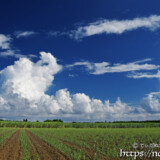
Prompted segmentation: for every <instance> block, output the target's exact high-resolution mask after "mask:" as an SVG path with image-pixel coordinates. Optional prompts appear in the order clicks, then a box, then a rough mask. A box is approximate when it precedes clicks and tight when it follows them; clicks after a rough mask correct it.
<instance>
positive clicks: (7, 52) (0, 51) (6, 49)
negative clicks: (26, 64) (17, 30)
mask: <svg viewBox="0 0 160 160" xmlns="http://www.w3.org/2000/svg"><path fill="white" fill-rule="evenodd" d="M11 40H12V38H11V37H10V36H8V35H4V34H0V57H14V58H22V57H28V58H33V57H36V56H35V55H33V54H27V55H24V54H21V53H20V50H18V49H13V48H12V47H11Z"/></svg>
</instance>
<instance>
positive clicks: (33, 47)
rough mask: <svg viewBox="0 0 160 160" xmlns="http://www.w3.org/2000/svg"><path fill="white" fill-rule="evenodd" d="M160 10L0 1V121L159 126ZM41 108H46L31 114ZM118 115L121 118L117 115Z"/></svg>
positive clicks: (136, 4)
mask: <svg viewBox="0 0 160 160" xmlns="http://www.w3.org/2000/svg"><path fill="white" fill-rule="evenodd" d="M159 5H160V2H159V1H158V0H154V1H151V0H148V1H145V0H141V1H138V0H135V1H128V0H122V1H118V0H101V1H98V0H97V1H91V0H87V1H86V0H84V1H82V0H77V1H73V0H70V1H65V0H54V1H53V0H47V1H42V0H35V1H31V0H28V1H25V0H24V1H20V0H15V1H7V0H6V1H1V2H0V15H1V25H0V83H1V84H0V86H1V87H0V106H1V107H0V109H1V113H2V114H1V115H0V117H1V118H8V119H16V118H17V119H20V118H21V117H28V118H30V119H33V120H34V118H33V117H34V116H35V115H36V118H37V119H45V118H48V117H49V118H50V117H51V118H52V117H56V118H57V117H58V118H62V119H66V120H68V121H70V120H77V121H78V120H81V121H84V120H91V121H92V120H93V121H94V120H115V119H116V120H122V119H123V120H131V119H135V120H137V119H143V120H145V119H154V118H155V119H158V117H159V113H160V102H159V97H160V93H159V90H160V82H159V78H160V72H158V71H159V68H160V66H159V65H160V63H159V62H160V56H159V52H160V38H159V37H160V10H159ZM40 52H44V54H41V56H40V54H39V53H40ZM49 53H51V55H52V56H53V57H51V56H50V54H49ZM24 59H26V61H24ZM54 59H56V62H55V61H54ZM24 63H25V64H26V68H25V67H24V66H25V65H24ZM51 63H53V64H54V65H52V64H51ZM16 64H17V65H16ZM21 65H22V66H21ZM29 65H31V66H29ZM7 66H10V67H9V68H8V67H7ZM45 66H46V67H45ZM18 67H19V68H18ZM29 67H33V68H32V69H33V71H34V72H33V73H31V72H32V70H29ZM37 67H39V68H37ZM47 67H48V68H47ZM52 67H53V68H52ZM42 68H43V69H44V71H47V72H48V73H50V75H46V74H45V72H44V71H42V73H41V72H40V71H39V70H41V69H42ZM46 68H47V70H45V69H46ZM23 69H24V70H23ZM43 69H42V70H43ZM21 72H22V73H24V75H23V74H19V73H21ZM43 72H44V73H43ZM42 74H43V76H42ZM25 75H28V76H27V78H26V79H25V78H24V79H23V78H19V77H20V76H22V77H25ZM29 76H30V77H29ZM33 77H35V79H36V80H35V79H31V78H33ZM27 82H32V83H27ZM44 82H45V83H44ZM36 83H37V84H38V83H39V85H37V84H36ZM22 84H25V85H22ZM43 85H44V86H43ZM18 86H19V87H18ZM35 86H36V87H35ZM41 86H43V87H44V88H43V87H42V88H43V89H42V90H41V89H40V88H41ZM8 88H12V89H13V90H9V89H8ZM25 88H27V89H26V90H25ZM36 89H37V92H35V93H33V92H32V93H33V96H31V94H32V93H31V92H30V91H32V90H33V91H35V90H36ZM65 89H67V90H65ZM64 94H65V96H64ZM68 94H69V95H68ZM29 95H30V96H29ZM35 95H37V96H38V98H37V97H36V96H35ZM56 95H57V96H56ZM67 95H68V96H67ZM13 97H14V99H15V97H16V98H17V99H16V101H17V103H13V101H12V99H13ZM44 97H45V98H44ZM46 97H49V99H51V100H50V102H48V98H46ZM118 97H120V99H118ZM83 98H84V99H83ZM42 99H43V102H42ZM46 99H47V100H46ZM60 99H61V100H62V101H63V103H62V102H61V100H60ZM95 99H96V100H99V101H100V103H102V105H100V104H97V103H95V101H94V100H95ZM85 100H86V103H85V104H83V103H82V102H84V101H85ZM106 100H109V105H108V107H106V106H107V104H106V103H105V101H106ZM33 101H34V102H33ZM53 101H54V102H56V105H55V104H53ZM66 101H67V102H66ZM43 103H45V105H43V106H44V108H43V107H40V108H38V107H37V106H36V105H37V104H41V105H42V104H43ZM93 103H94V105H93ZM20 104H21V105H22V104H23V105H24V106H23V107H22V108H19V107H17V106H20ZM96 104H97V105H96ZM33 106H34V107H33ZM35 106H36V107H35ZM55 106H57V108H56V107H55ZM64 106H65V107H64ZM66 106H70V108H67V107H66ZM87 106H88V108H87ZM101 107H102V108H103V109H104V110H105V114H102V112H103V111H104V110H103V109H99V111H98V113H99V114H97V115H96V112H97V111H96V110H95V108H101ZM24 108H25V109H26V110H25V111H24ZM33 108H34V109H35V113H34V116H33V114H32V112H31V110H32V109H33ZM55 108H56V109H55ZM106 108H107V109H106ZM117 108H119V110H124V112H123V113H120V114H119V115H118V111H119V110H118V109H117ZM137 108H138V109H137ZM13 110H14V113H13ZM44 110H45V111H44ZM53 110H54V111H53ZM69 110H70V112H69ZM106 110H107V111H106ZM112 110H113V111H112ZM22 111H24V112H22ZM43 111H44V112H45V114H42V112H43ZM81 111H82V112H81ZM127 115H130V116H127ZM86 117H87V118H86Z"/></svg>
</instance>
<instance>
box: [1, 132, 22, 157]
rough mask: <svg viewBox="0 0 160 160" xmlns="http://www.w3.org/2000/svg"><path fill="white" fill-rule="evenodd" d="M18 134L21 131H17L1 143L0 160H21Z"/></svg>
mask: <svg viewBox="0 0 160 160" xmlns="http://www.w3.org/2000/svg"><path fill="white" fill-rule="evenodd" d="M20 134H21V130H18V131H16V132H14V133H13V134H12V135H11V136H10V137H9V138H8V139H6V140H5V141H4V142H3V144H2V145H1V146H0V160H21V157H22V149H21V144H20Z"/></svg>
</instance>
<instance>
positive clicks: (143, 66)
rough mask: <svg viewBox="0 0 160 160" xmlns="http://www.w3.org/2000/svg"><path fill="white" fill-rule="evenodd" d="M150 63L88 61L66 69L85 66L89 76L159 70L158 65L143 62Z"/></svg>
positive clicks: (76, 63)
mask: <svg viewBox="0 0 160 160" xmlns="http://www.w3.org/2000/svg"><path fill="white" fill-rule="evenodd" d="M148 61H151V59H149V58H147V59H143V60H141V61H134V62H130V63H126V64H121V63H116V64H113V65H111V64H110V63H109V62H101V63H93V62H89V61H84V62H75V63H73V64H70V65H67V66H66V67H67V68H73V67H75V66H85V69H86V71H88V72H89V73H90V74H94V75H100V74H105V73H120V72H132V71H140V70H156V69H158V68H160V66H159V65H154V64H148V63H145V62H148Z"/></svg>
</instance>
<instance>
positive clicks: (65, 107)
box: [0, 52, 160, 120]
mask: <svg viewBox="0 0 160 160" xmlns="http://www.w3.org/2000/svg"><path fill="white" fill-rule="evenodd" d="M138 63H139V62H138ZM62 68H63V66H62V65H60V64H58V63H57V59H56V58H55V57H54V56H53V55H52V54H51V53H46V52H40V60H38V61H37V62H32V61H31V60H30V59H28V58H20V59H19V60H17V61H15V63H14V64H13V65H10V66H7V67H6V68H4V69H3V70H1V71H0V117H2V116H3V117H5V118H6V119H7V118H11V117H12V118H14V119H18V118H19V117H31V118H32V119H34V120H36V119H37V118H38V119H39V118H40V119H42V118H49V117H52V118H53V117H61V118H63V119H64V118H68V119H69V120H71V119H73V120H87V119H88V120H106V119H107V120H113V119H114V120H120V119H123V120H126V119H129V120H130V118H131V117H132V118H134V119H136V118H138V117H141V118H142V119H144V118H146V116H148V114H150V113H156V112H157V113H159V112H160V108H159V100H158V99H157V98H154V97H153V95H155V94H153V93H152V94H150V95H149V96H147V97H145V98H144V99H143V101H142V103H141V104H140V105H139V107H135V106H131V105H129V104H127V103H125V102H122V101H121V99H120V98H118V99H117V100H116V101H115V102H114V103H111V102H110V101H109V100H105V101H104V102H103V101H102V100H100V99H95V98H90V97H89V96H88V95H86V94H85V93H75V94H71V93H70V92H69V91H68V90H67V89H60V90H58V91H56V92H55V95H48V94H47V93H46V91H47V90H48V88H49V87H50V86H51V85H52V84H53V81H54V77H55V76H56V74H58V73H59V72H60V71H61V70H62ZM156 95H157V93H156ZM144 113H145V114H144ZM150 116H152V115H150Z"/></svg>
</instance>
